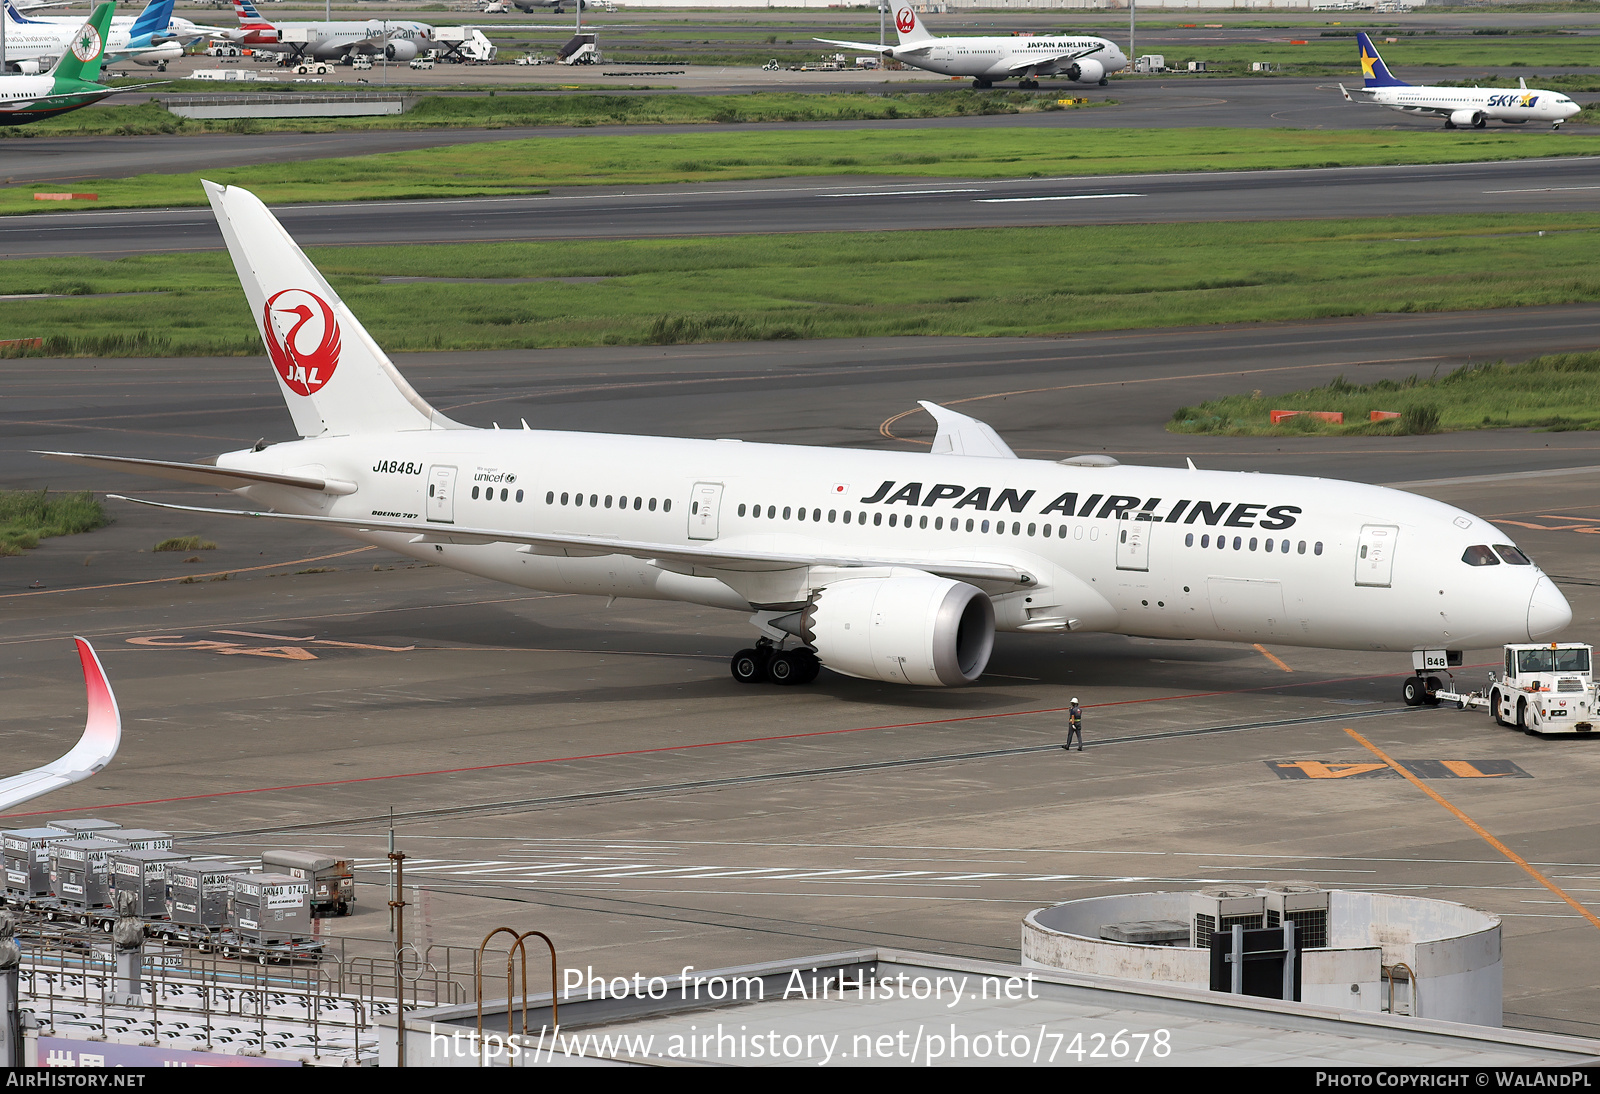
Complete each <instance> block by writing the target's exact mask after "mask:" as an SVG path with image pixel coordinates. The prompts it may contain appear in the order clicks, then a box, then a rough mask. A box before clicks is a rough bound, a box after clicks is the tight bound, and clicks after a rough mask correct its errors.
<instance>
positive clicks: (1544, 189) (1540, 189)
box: [1484, 186, 1600, 194]
mask: <svg viewBox="0 0 1600 1094" xmlns="http://www.w3.org/2000/svg"><path fill="white" fill-rule="evenodd" d="M1558 190H1600V186H1529V187H1527V188H1525V189H1522V190H1485V191H1484V193H1486V194H1553V193H1555V192H1556V191H1558Z"/></svg>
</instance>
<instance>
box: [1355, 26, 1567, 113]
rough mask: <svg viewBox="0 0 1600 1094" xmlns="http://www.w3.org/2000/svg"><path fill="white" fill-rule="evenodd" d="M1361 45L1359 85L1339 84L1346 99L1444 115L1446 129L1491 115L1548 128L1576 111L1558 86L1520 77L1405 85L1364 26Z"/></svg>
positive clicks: (1404, 110)
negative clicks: (1506, 83) (1488, 83)
mask: <svg viewBox="0 0 1600 1094" xmlns="http://www.w3.org/2000/svg"><path fill="white" fill-rule="evenodd" d="M1356 43H1357V45H1359V46H1360V47H1361V77H1362V86H1360V87H1358V88H1354V89H1349V88H1346V87H1345V86H1344V85H1343V84H1340V85H1339V90H1340V91H1341V92H1343V93H1344V97H1345V100H1346V101H1348V102H1363V103H1371V104H1372V105H1374V106H1385V107H1388V108H1389V109H1390V110H1398V111H1400V112H1401V113H1403V114H1426V115H1429V116H1431V117H1436V118H1443V119H1444V127H1445V128H1446V129H1458V128H1460V129H1464V128H1466V127H1467V126H1472V127H1473V128H1475V129H1482V128H1483V127H1484V126H1486V125H1488V124H1489V120H1490V119H1491V118H1493V119H1494V120H1495V121H1500V122H1505V123H1506V124H1507V125H1522V124H1524V123H1526V122H1549V123H1550V128H1551V129H1560V128H1561V123H1562V122H1564V121H1566V120H1567V119H1568V118H1570V117H1572V116H1573V115H1574V114H1576V113H1578V111H1579V110H1580V109H1582V108H1581V107H1579V106H1578V104H1577V103H1575V102H1573V101H1572V100H1571V99H1569V98H1567V97H1566V96H1565V95H1562V94H1561V93H1560V92H1556V91H1541V90H1539V89H1538V88H1530V87H1529V86H1528V82H1527V81H1526V80H1518V81H1517V84H1518V90H1516V91H1512V90H1510V89H1509V88H1503V87H1428V86H1426V85H1422V86H1418V85H1414V84H1408V83H1406V82H1405V81H1404V80H1397V79H1395V78H1394V77H1393V76H1392V75H1390V74H1389V67H1388V66H1387V65H1385V64H1384V63H1383V58H1382V57H1380V56H1378V47H1377V46H1375V45H1373V44H1372V39H1371V38H1368V37H1367V35H1366V32H1365V31H1358V32H1357V33H1356Z"/></svg>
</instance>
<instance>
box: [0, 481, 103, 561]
mask: <svg viewBox="0 0 1600 1094" xmlns="http://www.w3.org/2000/svg"><path fill="white" fill-rule="evenodd" d="M109 523H111V521H110V520H109V519H108V518H107V517H106V515H105V511H104V510H103V509H101V507H100V501H99V499H97V498H96V497H95V496H94V495H93V494H91V493H89V492H87V491H85V492H83V493H76V494H48V493H46V492H45V491H43V490H38V491H34V490H0V556H6V555H20V554H21V553H22V552H23V551H25V550H30V549H32V548H34V547H37V546H39V541H40V540H41V539H44V538H46V537H48V536H70V535H73V534H74V533H77V532H87V531H89V530H90V529H93V528H99V527H101V526H102V525H106V524H109Z"/></svg>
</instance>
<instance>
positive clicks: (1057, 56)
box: [1007, 46, 1106, 72]
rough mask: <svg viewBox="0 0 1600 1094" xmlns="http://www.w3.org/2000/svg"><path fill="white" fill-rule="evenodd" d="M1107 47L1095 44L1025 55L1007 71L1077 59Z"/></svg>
mask: <svg viewBox="0 0 1600 1094" xmlns="http://www.w3.org/2000/svg"><path fill="white" fill-rule="evenodd" d="M1105 48H1106V47H1105V46H1094V47H1092V48H1090V49H1079V50H1062V51H1061V52H1060V53H1043V54H1039V55H1037V56H1033V55H1029V56H1027V57H1024V58H1023V59H1022V60H1020V61H1017V62H1015V63H1013V64H1012V65H1011V66H1010V67H1009V68H1008V69H1007V71H1009V72H1025V71H1026V70H1028V69H1030V68H1038V67H1039V66H1040V65H1052V64H1060V63H1061V62H1063V61H1076V60H1077V59H1078V58H1080V57H1087V56H1089V55H1090V54H1091V53H1099V52H1100V51H1101V50H1103V49H1105Z"/></svg>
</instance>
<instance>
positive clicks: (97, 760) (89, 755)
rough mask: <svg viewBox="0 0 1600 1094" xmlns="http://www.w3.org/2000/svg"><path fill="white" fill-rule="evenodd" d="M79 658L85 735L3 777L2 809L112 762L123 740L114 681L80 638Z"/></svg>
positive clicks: (19, 803)
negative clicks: (86, 707) (47, 760)
mask: <svg viewBox="0 0 1600 1094" xmlns="http://www.w3.org/2000/svg"><path fill="white" fill-rule="evenodd" d="M74 641H76V642H77V643H78V659H79V661H80V662H82V664H83V683H84V687H85V689H86V690H87V691H88V695H89V717H88V719H87V721H86V722H85V724H84V727H83V736H81V737H79V738H78V743H77V744H76V745H74V746H73V747H72V750H71V751H70V752H68V753H67V754H66V755H65V756H62V757H61V758H59V759H56V760H52V761H51V762H50V763H47V764H45V765H44V766H43V767H36V768H33V769H32V770H31V771H24V772H23V773H22V774H20V775H12V776H11V777H10V778H7V779H0V811H3V810H6V809H10V808H11V807H12V806H15V805H21V804H22V803H23V802H25V801H31V800H32V799H34V798H37V797H38V796H39V795H41V794H48V793H49V792H50V791H52V790H59V789H60V788H61V787H63V786H71V785H72V784H73V783H75V782H82V781H83V780H84V779H87V778H88V777H89V776H90V775H93V774H94V773H95V772H96V771H99V770H100V769H101V768H103V767H105V766H106V764H108V763H110V762H111V758H112V757H113V756H115V755H116V754H117V746H118V745H120V744H121V743H122V715H121V713H119V712H118V710H117V697H116V696H115V695H113V694H112V693H111V683H110V681H108V680H107V679H106V672H105V669H104V668H102V667H101V666H100V658H99V657H97V656H96V655H95V652H94V647H92V646H90V645H89V643H87V642H85V641H84V640H83V639H81V638H77V639H74Z"/></svg>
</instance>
